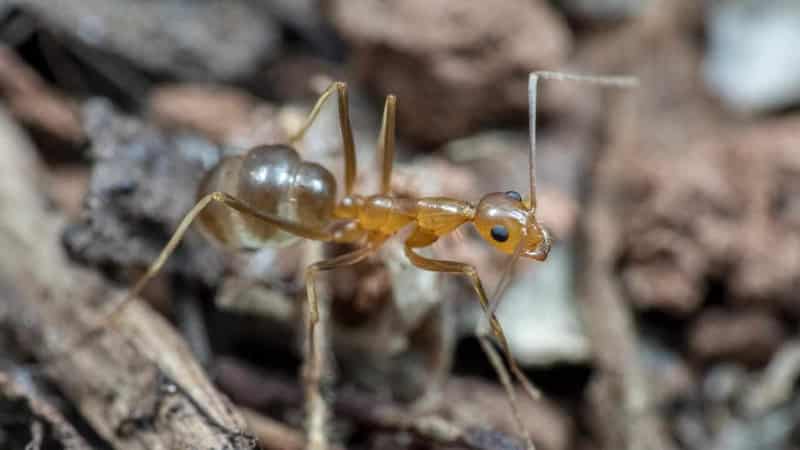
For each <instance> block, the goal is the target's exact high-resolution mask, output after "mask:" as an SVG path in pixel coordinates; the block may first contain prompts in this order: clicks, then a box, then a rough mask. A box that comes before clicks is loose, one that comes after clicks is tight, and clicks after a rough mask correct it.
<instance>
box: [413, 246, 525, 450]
mask: <svg viewBox="0 0 800 450" xmlns="http://www.w3.org/2000/svg"><path fill="white" fill-rule="evenodd" d="M425 234H426V233H425V232H423V231H420V230H415V231H414V233H412V235H411V236H410V237H409V238H408V240H407V241H406V245H405V254H406V256H407V257H408V259H409V261H411V263H412V264H413V265H414V266H416V267H419V268H420V269H424V270H430V271H433V272H444V273H454V274H462V275H465V276H466V277H467V279H469V281H470V283H471V284H472V288H473V289H474V290H475V293H476V294H477V295H478V301H479V302H480V305H481V309H483V312H484V314H485V316H486V319H487V320H488V321H489V325H490V326H491V330H492V333H493V334H494V337H495V338H496V339H497V341H498V343H499V345H500V348H501V349H502V351H503V353H504V355H505V358H506V363H507V364H508V367H509V368H510V369H511V372H512V373H513V374H514V377H515V378H516V379H517V380H518V381H519V383H520V384H522V386H523V388H524V389H525V391H526V393H527V394H528V396H529V397H531V398H532V399H538V398H539V397H540V396H541V394H540V393H539V391H538V390H537V389H536V388H534V387H533V385H532V384H531V382H530V381H529V380H528V378H527V376H526V375H525V373H524V372H522V369H520V368H519V366H518V365H517V362H516V360H515V359H514V357H513V355H512V354H511V348H510V347H509V345H508V340H507V339H506V336H505V333H504V332H503V327H502V325H500V321H498V320H497V317H496V316H495V314H494V313H493V312H492V311H491V309H490V305H489V298H488V297H487V295H486V291H485V289H484V288H483V283H482V282H481V279H480V277H479V276H478V272H477V271H476V270H475V267H473V266H472V265H470V264H466V263H461V262H457V261H446V260H439V259H431V258H427V257H424V256H422V255H420V254H419V253H417V252H415V251H414V248H415V247H416V246H415V245H414V241H418V242H424V241H426V239H425V236H424V235H425ZM477 337H478V340H479V341H480V343H481V348H482V349H483V351H484V353H486V356H487V358H488V359H489V362H490V363H491V364H492V366H493V368H494V370H495V372H497V376H498V378H500V382H501V383H502V385H503V387H504V389H505V391H506V395H507V396H508V400H509V404H510V406H511V412H512V414H513V416H514V420H515V422H516V425H517V428H518V432H519V433H520V435H521V436H522V437H523V438H524V439H525V443H526V445H527V448H528V449H534V448H535V447H534V445H533V441H531V438H530V435H529V433H528V431H527V429H526V428H525V424H524V423H523V422H522V418H521V416H520V414H519V408H518V406H517V396H516V391H515V390H514V386H513V383H512V379H511V376H510V375H509V373H508V370H507V369H506V366H505V365H504V364H503V361H502V358H500V355H499V354H498V353H497V351H496V350H495V349H494V347H493V344H492V342H491V341H490V339H489V336H488V333H485V332H484V333H477Z"/></svg>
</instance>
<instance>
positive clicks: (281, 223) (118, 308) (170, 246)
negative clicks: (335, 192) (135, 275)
mask: <svg viewBox="0 0 800 450" xmlns="http://www.w3.org/2000/svg"><path fill="white" fill-rule="evenodd" d="M215 202H216V203H222V204H223V205H225V206H227V207H229V208H232V209H234V210H236V211H238V212H240V213H242V214H246V215H248V216H251V217H254V218H256V219H259V220H263V221H264V222H267V223H270V224H272V225H274V226H276V227H279V228H281V229H283V230H285V231H288V232H289V233H293V234H295V235H297V236H301V237H305V238H308V239H314V240H320V241H328V240H331V239H332V235H331V234H330V233H327V232H325V231H320V230H314V229H311V228H308V227H306V226H304V225H302V224H298V223H295V222H292V221H289V220H286V219H284V218H282V217H278V216H274V215H272V214H267V213H262V212H259V211H256V210H254V209H252V208H251V207H249V206H247V204H245V203H244V202H242V201H241V200H239V199H237V198H236V197H234V196H232V195H229V194H226V193H224V192H212V193H211V194H208V195H206V196H205V197H203V198H201V199H200V201H198V202H197V203H196V204H195V205H194V207H192V209H191V210H189V212H188V213H186V215H185V216H184V217H183V219H182V220H181V222H180V224H179V225H178V228H177V229H176V230H175V232H174V233H173V234H172V237H170V239H169V242H167V245H165V246H164V248H163V249H162V250H161V253H160V254H159V255H158V258H156V260H155V261H153V263H152V264H151V265H150V267H149V268H148V269H147V272H146V273H145V274H144V275H143V276H142V277H141V278H139V280H138V281H137V282H136V284H134V286H133V288H131V290H130V291H128V294H127V295H126V296H125V297H124V298H123V299H122V301H120V302H118V303H117V304H115V305H113V306H112V307H111V310H110V311H109V312H107V313H106V314H105V316H104V317H102V318H101V319H100V320H99V323H98V325H96V326H95V329H94V330H92V331H90V332H88V333H86V334H85V335H83V336H82V337H80V338H78V339H77V340H76V341H75V342H73V343H71V344H68V345H67V346H66V347H65V350H64V351H62V352H59V353H58V354H56V355H54V357H53V358H51V361H50V362H51V363H52V362H53V359H57V358H58V357H59V356H63V355H68V354H70V353H71V352H72V350H75V349H77V348H79V347H81V346H83V345H84V344H85V343H86V342H87V341H88V340H90V339H91V338H92V337H93V336H95V335H96V333H97V332H99V331H100V330H101V329H102V328H103V327H104V326H105V325H106V324H108V323H111V322H112V321H113V320H114V319H115V318H116V317H118V316H119V314H120V313H121V312H122V311H123V310H124V308H125V306H127V305H128V304H129V303H130V302H131V301H132V300H133V299H135V298H136V297H137V296H138V295H139V293H140V292H141V291H142V289H144V287H145V285H147V283H148V282H149V281H150V280H151V279H152V278H153V277H155V276H156V275H157V274H158V272H159V271H161V269H162V268H163V266H164V264H165V263H166V262H167V259H169V257H170V256H171V255H172V253H173V252H174V251H175V249H176V247H177V246H178V244H179V243H180V241H181V240H182V239H183V236H184V234H186V231H188V229H189V226H191V224H192V222H194V220H195V219H196V218H197V216H199V215H200V213H202V212H203V210H204V209H205V208H206V207H207V206H208V205H210V204H211V203H215Z"/></svg>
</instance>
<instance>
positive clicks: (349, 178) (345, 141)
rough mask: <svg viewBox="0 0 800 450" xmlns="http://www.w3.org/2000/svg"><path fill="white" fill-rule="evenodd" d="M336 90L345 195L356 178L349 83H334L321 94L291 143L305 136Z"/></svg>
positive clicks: (351, 191)
mask: <svg viewBox="0 0 800 450" xmlns="http://www.w3.org/2000/svg"><path fill="white" fill-rule="evenodd" d="M334 91H336V93H337V94H338V95H337V98H338V100H339V130H340V131H341V132H342V147H343V149H344V191H345V195H350V194H352V193H353V186H354V184H355V180H356V146H355V143H354V141H353V129H352V128H351V126H350V106H349V102H348V100H347V84H346V83H344V82H341V81H337V82H334V83H332V84H331V85H330V86H329V87H328V89H325V92H323V93H322V95H320V97H319V100H317V103H316V104H315V105H314V107H313V108H312V109H311V112H310V113H309V114H308V117H306V120H305V122H304V123H303V125H302V126H301V127H300V129H299V130H297V131H296V132H294V133H293V134H292V135H291V136H289V143H290V144H295V143H296V142H297V141H299V140H300V139H302V138H303V136H305V134H306V131H308V129H309V128H310V127H311V124H312V123H314V120H315V119H316V118H317V116H318V115H319V112H320V110H322V106H323V105H324V104H325V102H326V101H327V100H328V97H330V96H331V95H332V94H333V92H334Z"/></svg>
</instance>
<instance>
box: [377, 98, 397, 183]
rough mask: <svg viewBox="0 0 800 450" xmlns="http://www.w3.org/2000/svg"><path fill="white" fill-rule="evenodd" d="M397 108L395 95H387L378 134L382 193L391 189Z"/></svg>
mask: <svg viewBox="0 0 800 450" xmlns="http://www.w3.org/2000/svg"><path fill="white" fill-rule="evenodd" d="M396 110H397V98H396V97H395V96H394V95H387V96H386V103H385V104H384V105H383V120H382V121H381V132H380V134H379V135H378V154H379V155H380V159H381V194H388V193H389V191H390V190H391V184H392V164H393V163H394V142H395V111H396Z"/></svg>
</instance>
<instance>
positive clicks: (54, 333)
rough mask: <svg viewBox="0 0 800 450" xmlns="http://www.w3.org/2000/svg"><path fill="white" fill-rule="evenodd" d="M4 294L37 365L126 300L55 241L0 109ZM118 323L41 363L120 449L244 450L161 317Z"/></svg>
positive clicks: (15, 135)
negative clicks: (103, 310) (105, 308)
mask: <svg viewBox="0 0 800 450" xmlns="http://www.w3.org/2000/svg"><path fill="white" fill-rule="evenodd" d="M0 146H1V147H2V148H3V149H4V152H3V164H2V165H0V249H2V252H3V255H4V257H3V258H2V261H0V292H2V295H3V297H4V299H5V303H6V309H5V310H4V312H5V313H6V314H7V315H8V317H11V318H14V320H7V321H6V325H8V326H9V327H10V328H11V330H10V331H12V332H13V333H14V334H15V335H16V336H17V338H18V341H19V342H20V345H22V346H24V347H25V350H27V351H29V352H30V353H32V354H33V355H34V356H35V357H36V358H37V359H39V360H45V359H47V358H51V357H52V356H53V355H55V354H58V353H59V352H63V351H64V348H65V346H66V345H68V343H70V342H75V340H76V339H77V338H78V337H81V336H84V335H85V334H86V333H87V332H88V331H90V330H92V329H93V327H94V326H95V325H96V323H97V320H98V312H97V310H96V308H97V305H100V304H103V303H105V304H108V301H110V300H113V299H115V297H116V296H119V295H121V294H122V293H120V292H117V291H115V290H114V289H112V288H111V286H109V285H108V284H107V283H106V282H104V281H103V280H102V279H100V278H99V277H98V276H97V275H96V274H94V273H92V272H89V271H87V270H85V269H82V268H78V267H76V266H74V265H72V264H71V263H70V261H69V260H68V259H67V257H66V256H65V255H64V252H63V250H62V246H61V244H60V230H61V228H62V225H63V218H62V216H61V215H60V214H58V213H57V212H54V211H52V210H49V209H48V208H47V206H46V204H45V202H44V200H43V199H42V198H41V196H40V192H39V191H38V190H37V189H38V186H37V184H36V182H35V180H37V179H38V167H37V161H35V160H34V159H33V157H34V155H35V152H34V151H33V149H32V148H30V145H29V144H28V143H27V141H26V140H25V139H24V138H23V137H22V136H21V133H20V131H19V130H18V129H16V127H15V126H14V125H13V123H12V122H11V121H10V120H9V119H8V117H7V116H6V115H5V114H4V113H2V112H0ZM118 323H119V326H118V327H114V328H115V329H107V331H106V332H103V333H102V334H101V335H100V336H98V337H97V338H95V339H93V340H91V341H90V342H89V343H88V344H87V345H86V347H85V348H82V349H81V350H80V351H76V352H74V353H72V354H70V355H68V356H67V357H61V358H57V359H55V360H54V362H52V363H51V364H49V365H47V366H46V372H47V374H48V375H49V376H50V378H51V380H52V381H53V382H54V383H55V384H56V385H58V387H59V388H60V389H61V390H62V391H63V392H64V394H65V395H66V396H67V397H68V398H69V399H70V400H72V401H73V402H74V403H75V405H76V406H77V408H78V410H79V411H80V412H81V414H82V415H83V416H84V417H85V418H86V420H87V421H88V422H89V423H90V424H91V425H92V426H93V427H94V429H95V430H96V431H97V433H98V434H99V435H100V436H102V437H103V438H104V439H106V440H107V441H108V442H109V443H110V444H111V445H112V446H113V447H114V448H118V449H126V450H128V449H131V450H133V449H176V448H205V449H222V448H225V449H250V448H253V446H254V440H253V438H252V437H250V436H249V435H248V434H247V433H246V432H245V431H244V427H245V425H244V420H243V419H242V418H241V416H240V415H239V414H238V413H236V412H235V411H234V409H233V406H232V405H231V403H230V402H229V401H228V400H227V399H226V398H225V397H223V396H222V395H220V394H219V393H218V392H217V391H216V390H215V389H214V387H213V386H212V385H211V383H210V382H209V381H208V379H207V378H206V376H205V375H204V374H203V372H202V370H201V369H200V367H199V366H198V365H197V364H196V363H195V361H194V359H193V358H192V356H191V354H190V352H189V350H188V348H187V346H186V345H185V343H184V342H183V341H182V340H181V338H180V337H178V335H177V334H176V333H175V332H174V331H173V329H172V327H171V326H169V325H168V324H167V323H166V322H165V321H164V320H163V319H162V318H161V317H160V316H159V315H158V314H156V313H154V312H153V311H151V310H150V309H149V308H148V307H146V306H145V305H143V304H140V303H134V304H132V305H131V306H130V307H129V308H127V309H126V310H125V312H124V313H123V314H122V315H121V317H120V318H119V320H118Z"/></svg>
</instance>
